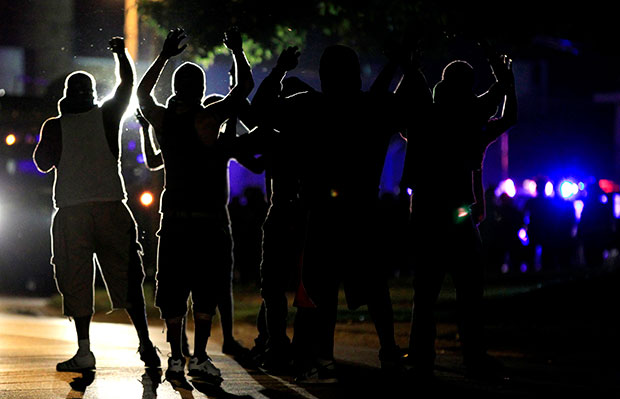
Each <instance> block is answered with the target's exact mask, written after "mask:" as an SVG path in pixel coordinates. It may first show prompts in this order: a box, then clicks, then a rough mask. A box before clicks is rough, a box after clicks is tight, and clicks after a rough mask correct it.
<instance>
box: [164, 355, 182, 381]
mask: <svg viewBox="0 0 620 399" xmlns="http://www.w3.org/2000/svg"><path fill="white" fill-rule="evenodd" d="M181 379H185V359H184V358H178V359H175V358H173V357H169V358H168V368H167V369H166V380H168V381H173V380H181Z"/></svg>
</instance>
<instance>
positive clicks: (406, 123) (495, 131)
mask: <svg viewBox="0 0 620 399" xmlns="http://www.w3.org/2000/svg"><path fill="white" fill-rule="evenodd" d="M186 39H187V37H186V34H185V32H184V31H183V30H182V29H174V30H171V31H170V33H169V34H168V36H167V38H166V39H165V41H164V43H163V47H162V50H161V52H160V53H159V55H158V57H157V58H156V59H155V61H154V62H153V63H152V64H151V66H150V67H149V69H148V70H147V71H146V72H145V74H144V75H143V76H142V78H141V79H140V82H139V84H138V85H137V97H138V100H139V111H138V112H137V116H138V118H139V120H140V123H141V125H142V129H141V132H142V140H143V151H144V153H145V159H146V160H147V165H148V166H149V168H152V169H157V168H163V170H164V171H165V175H164V176H165V181H164V190H163V192H162V196H161V204H160V214H161V219H160V226H159V231H158V233H157V236H158V239H159V243H158V249H157V252H158V256H157V273H156V283H157V285H156V295H155V305H156V306H157V308H158V309H159V310H160V313H161V318H162V319H163V320H164V321H165V325H166V339H167V342H168V343H169V344H170V352H169V357H168V359H167V368H166V371H165V375H166V378H167V379H168V380H170V381H183V380H185V375H186V373H187V375H189V376H191V377H194V378H199V379H202V380H204V381H206V382H208V383H210V384H213V385H219V384H221V382H222V376H221V372H220V370H219V369H218V368H217V366H216V364H214V362H213V361H212V359H211V357H210V356H209V355H208V353H207V343H208V340H209V337H210V333H211V324H212V321H213V317H214V315H215V312H216V309H218V310H219V312H220V315H221V316H222V317H221V322H222V327H223V332H224V342H223V347H222V351H223V352H224V353H228V354H231V355H233V356H235V357H238V358H240V359H241V358H243V359H245V360H248V359H249V360H251V361H252V363H253V364H255V365H257V366H258V367H260V368H261V369H262V370H264V371H266V372H269V373H294V375H295V376H296V378H295V381H296V382H297V383H300V384H301V383H317V382H318V383H330V382H336V381H337V380H338V373H337V371H338V370H337V367H336V362H335V359H334V330H335V325H336V314H337V306H338V293H339V290H340V287H341V286H343V287H344V292H345V296H346V301H347V306H348V307H349V308H351V309H356V308H359V307H361V306H367V309H368V312H369V314H370V316H371V319H372V321H373V323H374V326H375V328H376V333H377V336H378V339H379V343H380V350H379V353H378V356H379V360H380V362H381V368H382V369H383V370H385V371H386V372H389V373H392V374H394V375H397V374H398V375H400V374H401V373H403V374H407V375H411V376H414V377H415V378H416V379H417V380H418V381H427V380H429V379H431V378H432V376H433V368H434V362H435V336H436V326H435V321H434V308H435V303H436V301H437V299H438V296H439V291H440V289H441V285H442V282H443V279H444V277H445V275H446V273H451V274H452V276H453V280H454V282H455V288H456V291H457V301H458V305H459V306H458V308H459V314H460V319H459V320H460V323H459V328H460V332H459V336H460V339H461V342H462V347H463V361H464V365H465V367H466V370H467V373H468V376H470V377H472V378H487V377H491V376H498V375H499V373H501V370H502V367H501V363H500V362H498V361H497V360H496V359H494V358H492V357H491V356H489V355H488V354H487V351H486V347H485V341H484V338H483V337H484V331H483V323H484V318H483V313H482V308H481V301H482V297H483V288H484V287H483V278H482V277H483V264H484V260H483V253H482V249H481V240H480V235H479V231H478V225H479V224H480V222H482V221H483V220H484V219H485V206H484V193H483V189H482V164H483V159H484V154H485V151H486V148H487V146H488V145H489V144H490V143H492V142H493V141H494V140H495V139H496V138H498V137H499V136H500V135H501V134H503V133H505V132H506V131H508V130H509V129H510V128H511V127H512V126H513V125H514V124H515V123H516V119H517V103H516V94H515V85H514V76H513V73H512V66H511V60H510V59H509V58H508V57H507V56H505V55H500V54H498V53H496V52H494V51H493V49H491V48H490V47H484V49H485V50H486V55H487V58H488V61H489V65H490V67H491V71H492V72H493V75H494V77H495V83H494V84H493V85H492V86H491V87H489V89H488V91H487V92H485V93H484V94H481V95H477V94H476V93H475V92H474V89H473V88H474V70H473V68H472V66H471V65H470V64H469V63H467V62H466V61H463V60H455V61H453V62H451V63H449V64H448V65H447V66H446V67H445V68H444V70H443V74H442V78H441V80H440V81H439V82H438V83H437V84H434V85H432V86H429V84H428V82H427V80H426V78H425V76H424V74H423V73H422V68H421V60H420V57H419V54H418V52H417V51H416V49H408V48H405V47H404V46H402V47H401V48H398V49H396V50H395V51H390V52H389V53H387V55H388V61H387V63H386V65H385V68H384V69H383V70H382V71H381V73H380V74H379V76H378V77H377V79H376V80H375V82H374V83H373V85H372V87H371V88H370V89H369V90H368V91H363V90H362V81H361V73H360V63H359V59H358V55H357V54H356V52H355V51H354V50H353V49H351V48H350V47H347V46H343V45H331V46H328V47H326V48H325V49H324V51H323V53H322V56H321V58H320V60H319V77H320V84H321V88H320V90H315V89H313V88H312V87H310V86H309V85H307V84H306V83H304V82H303V81H301V80H300V79H298V78H295V77H289V76H287V74H288V73H289V72H290V71H292V70H294V69H295V68H296V66H297V64H298V59H299V57H300V51H299V50H298V49H297V48H296V47H289V48H287V49H285V50H284V51H283V52H282V53H281V54H280V55H279V58H278V59H277V62H276V64H275V66H274V67H273V69H272V70H271V72H270V73H269V75H268V76H267V77H266V78H265V79H264V80H263V81H262V82H261V83H260V85H258V87H257V89H256V92H255V94H254V96H253V98H252V101H251V102H250V101H249V100H248V96H249V95H250V94H251V92H252V91H253V90H254V88H255V82H254V79H253V75H252V70H251V67H250V64H249V63H248V61H247V59H246V57H245V54H244V51H243V43H242V40H241V35H240V33H239V32H238V31H237V30H235V29H231V30H229V31H227V32H225V35H224V44H225V45H226V46H227V48H228V49H229V50H230V52H231V54H232V58H233V66H232V68H231V71H230V74H231V86H230V91H229V92H228V93H226V94H225V95H222V96H216V97H213V96H210V97H206V98H205V92H206V79H205V73H204V71H203V69H202V68H201V67H200V66H198V65H196V64H194V63H192V62H185V63H183V64H182V65H180V66H179V67H178V68H176V70H175V71H174V74H173V76H172V88H173V94H172V95H171V96H170V97H169V98H168V100H167V102H166V104H160V103H158V102H157V100H156V98H155V97H154V94H153V91H154V88H155V87H156V85H157V83H158V80H159V78H160V74H161V73H162V71H163V70H164V68H165V67H166V65H167V63H168V61H169V60H170V59H171V58H173V57H176V56H178V55H179V54H181V53H182V52H183V51H184V49H185V47H186V46H187V44H184V42H185V41H186ZM110 49H111V51H112V52H113V53H114V55H115V59H116V61H117V66H118V69H119V75H118V76H119V77H120V82H119V84H118V85H117V87H116V89H115V92H114V94H113V95H112V96H111V97H110V99H109V100H107V101H105V102H104V103H102V104H100V103H98V102H97V101H96V98H97V96H96V93H95V91H94V87H95V82H94V79H93V77H92V76H91V75H90V74H88V73H86V72H83V71H76V72H74V73H72V74H71V75H69V76H68V77H67V79H66V82H65V92H64V97H63V98H62V99H61V100H60V101H59V114H58V116H57V117H54V118H50V119H48V120H46V121H45V122H44V124H43V126H42V128H41V137H40V141H39V143H38V145H37V147H36V149H35V152H34V155H33V157H34V161H35V163H36V165H37V167H38V168H39V170H41V171H44V172H52V171H53V172H54V173H55V175H56V179H55V181H54V194H53V195H54V204H55V207H56V212H55V215H54V218H53V222H52V238H53V245H52V251H53V256H52V264H53V266H54V270H55V279H56V282H57V286H58V289H59V291H60V293H61V294H62V297H63V311H64V314H65V315H66V316H68V317H71V318H73V319H74V321H75V327H76V331H77V336H78V347H79V349H78V351H77V353H76V355H75V356H74V357H72V358H71V359H69V360H68V361H65V362H61V363H59V364H58V365H57V370H58V371H79V370H85V369H93V368H94V367H95V356H94V354H93V353H92V352H91V351H90V339H89V326H90V320H91V318H92V314H93V304H92V297H93V292H92V291H93V281H92V279H93V275H94V270H93V267H94V266H93V254H95V255H96V258H97V262H98V264H99V268H100V270H101V272H102V275H103V278H104V279H105V282H106V288H107V290H108V292H109V293H110V297H111V299H112V306H113V308H115V309H116V308H124V309H126V310H127V312H128V314H129V316H130V317H131V321H132V322H133V323H134V325H135V327H136V330H137V333H138V336H139V338H140V348H139V353H140V357H141V358H142V360H143V361H144V362H145V365H146V367H155V368H157V367H160V359H159V356H158V353H157V350H156V348H155V347H154V346H153V344H152V343H151V341H150V339H149V336H148V325H147V319H146V316H145V304H144V296H143V293H142V282H143V280H144V271H143V268H142V263H141V258H140V245H139V243H138V241H137V239H136V222H135V220H134V219H133V216H132V214H131V211H130V210H129V208H128V207H127V205H126V200H127V194H126V190H125V187H124V182H123V179H122V177H121V176H122V175H121V173H120V163H119V159H120V151H121V150H120V148H119V145H118V142H119V135H120V123H121V117H122V115H123V114H124V113H125V112H126V110H127V107H128V106H129V98H130V96H131V93H132V91H133V87H134V75H135V72H134V68H133V64H132V61H131V59H130V57H129V56H128V54H127V52H126V50H125V48H124V43H123V39H122V38H118V37H116V38H113V39H112V40H111V41H110ZM394 80H397V82H398V83H397V88H396V89H395V90H393V91H392V90H390V87H391V84H392V82H393V81H394ZM496 115H497V116H496ZM238 120H239V121H241V122H243V123H244V124H245V125H246V126H248V128H249V129H250V132H249V133H248V134H244V135H237V134H236V133H235V132H236V124H237V121H238ZM397 133H399V134H402V135H403V136H404V137H406V138H407V152H406V159H405V165H404V171H403V176H402V180H401V184H400V193H401V194H400V195H399V196H398V197H397V198H395V199H394V200H395V201H398V202H400V203H401V204H406V206H405V209H408V211H407V212H406V215H405V216H404V219H403V221H404V222H405V223H406V224H407V226H408V230H409V233H408V241H409V242H407V243H406V245H407V251H409V252H410V254H411V258H412V260H413V269H414V273H415V274H414V286H413V292H414V307H413V311H412V320H411V336H410V342H409V347H408V348H400V347H399V346H398V345H397V344H396V342H395V337H394V319H393V311H392V303H391V298H390V291H389V287H388V283H387V282H388V281H387V278H388V273H387V269H386V268H389V266H386V265H385V264H384V260H383V259H382V258H381V256H380V254H381V251H382V250H383V248H382V246H383V245H385V243H386V240H385V236H386V234H389V232H386V231H385V228H386V223H385V222H384V220H383V217H384V216H385V209H383V208H382V206H381V203H380V201H379V186H380V179H381V174H382V170H383V166H384V161H385V156H386V151H387V148H388V145H389V142H390V139H391V137H393V135H394V134H397ZM232 158H234V159H237V160H238V161H239V162H240V163H242V164H243V165H245V166H246V167H248V168H249V169H250V170H254V171H257V172H261V171H264V172H265V178H266V187H267V194H268V210H267V213H266V218H265V220H264V221H263V223H262V230H261V231H260V233H261V235H260V237H258V240H257V243H256V244H257V245H261V257H260V259H258V260H257V261H258V262H260V269H259V270H260V275H259V280H260V292H261V296H262V299H263V302H262V306H261V309H260V313H259V315H258V316H259V317H258V321H257V338H256V340H255V346H254V347H253V348H251V350H248V349H246V348H244V347H243V346H242V345H240V344H239V342H237V341H236V340H235V339H234V337H233V335H232V320H233V306H232V304H233V297H232V293H233V290H232V284H233V237H234V236H233V234H232V232H231V220H230V214H229V210H228V202H229V186H228V174H227V167H228V162H229V160H230V159H232ZM439 169H441V170H443V171H446V173H447V174H449V175H450V176H452V178H451V179H452V180H453V181H455V182H456V185H457V186H456V189H455V190H453V195H450V196H439V197H438V196H437V195H436V193H437V192H440V191H441V190H442V188H441V183H440V182H439V181H438V179H436V178H435V176H434V172H433V171H435V170H439ZM438 254H441V256H438ZM290 289H293V290H294V292H295V301H294V303H293V305H294V306H295V307H296V308H297V311H296V314H295V320H294V334H293V336H292V337H289V336H288V335H287V330H286V327H287V317H288V316H287V315H288V307H289V305H290V304H289V303H288V301H287V296H286V292H287V291H288V290H290ZM190 298H191V304H192V306H191V309H189V308H188V300H189V299H190ZM190 310H191V312H189V311H190ZM189 313H191V316H192V317H193V322H194V328H195V329H194V342H193V345H191V350H190V345H189V344H188V343H187V338H186V335H185V325H186V320H187V317H188V314H189ZM186 370H187V371H186Z"/></svg>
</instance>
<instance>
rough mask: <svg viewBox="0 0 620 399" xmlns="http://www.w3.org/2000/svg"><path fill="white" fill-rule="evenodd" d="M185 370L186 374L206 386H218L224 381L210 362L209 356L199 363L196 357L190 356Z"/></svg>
mask: <svg viewBox="0 0 620 399" xmlns="http://www.w3.org/2000/svg"><path fill="white" fill-rule="evenodd" d="M187 369H188V372H187V374H189V375H190V376H192V377H197V378H198V379H200V380H202V381H204V382H206V383H208V384H212V385H216V386H219V385H220V384H221V383H222V381H224V379H223V378H222V373H221V372H220V370H219V369H218V368H217V367H215V365H214V364H213V363H212V362H211V358H210V357H209V356H207V357H206V358H205V359H204V360H202V361H200V360H199V359H198V358H197V357H196V356H192V357H191V358H190V359H189V365H188V366H187Z"/></svg>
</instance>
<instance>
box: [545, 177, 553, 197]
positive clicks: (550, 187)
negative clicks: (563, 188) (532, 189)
mask: <svg viewBox="0 0 620 399" xmlns="http://www.w3.org/2000/svg"><path fill="white" fill-rule="evenodd" d="M553 194H554V191H553V183H551V182H550V181H548V182H547V184H545V196H547V197H552V196H553Z"/></svg>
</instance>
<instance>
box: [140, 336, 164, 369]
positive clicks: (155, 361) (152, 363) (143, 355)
mask: <svg viewBox="0 0 620 399" xmlns="http://www.w3.org/2000/svg"><path fill="white" fill-rule="evenodd" d="M157 352H160V353H161V351H160V350H159V348H158V347H156V346H153V344H152V343H151V342H149V343H147V344H145V345H143V344H140V347H139V348H138V353H140V360H142V361H143V362H144V366H145V367H147V368H154V369H156V368H159V367H161V360H160V359H159V355H158V354H157Z"/></svg>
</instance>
